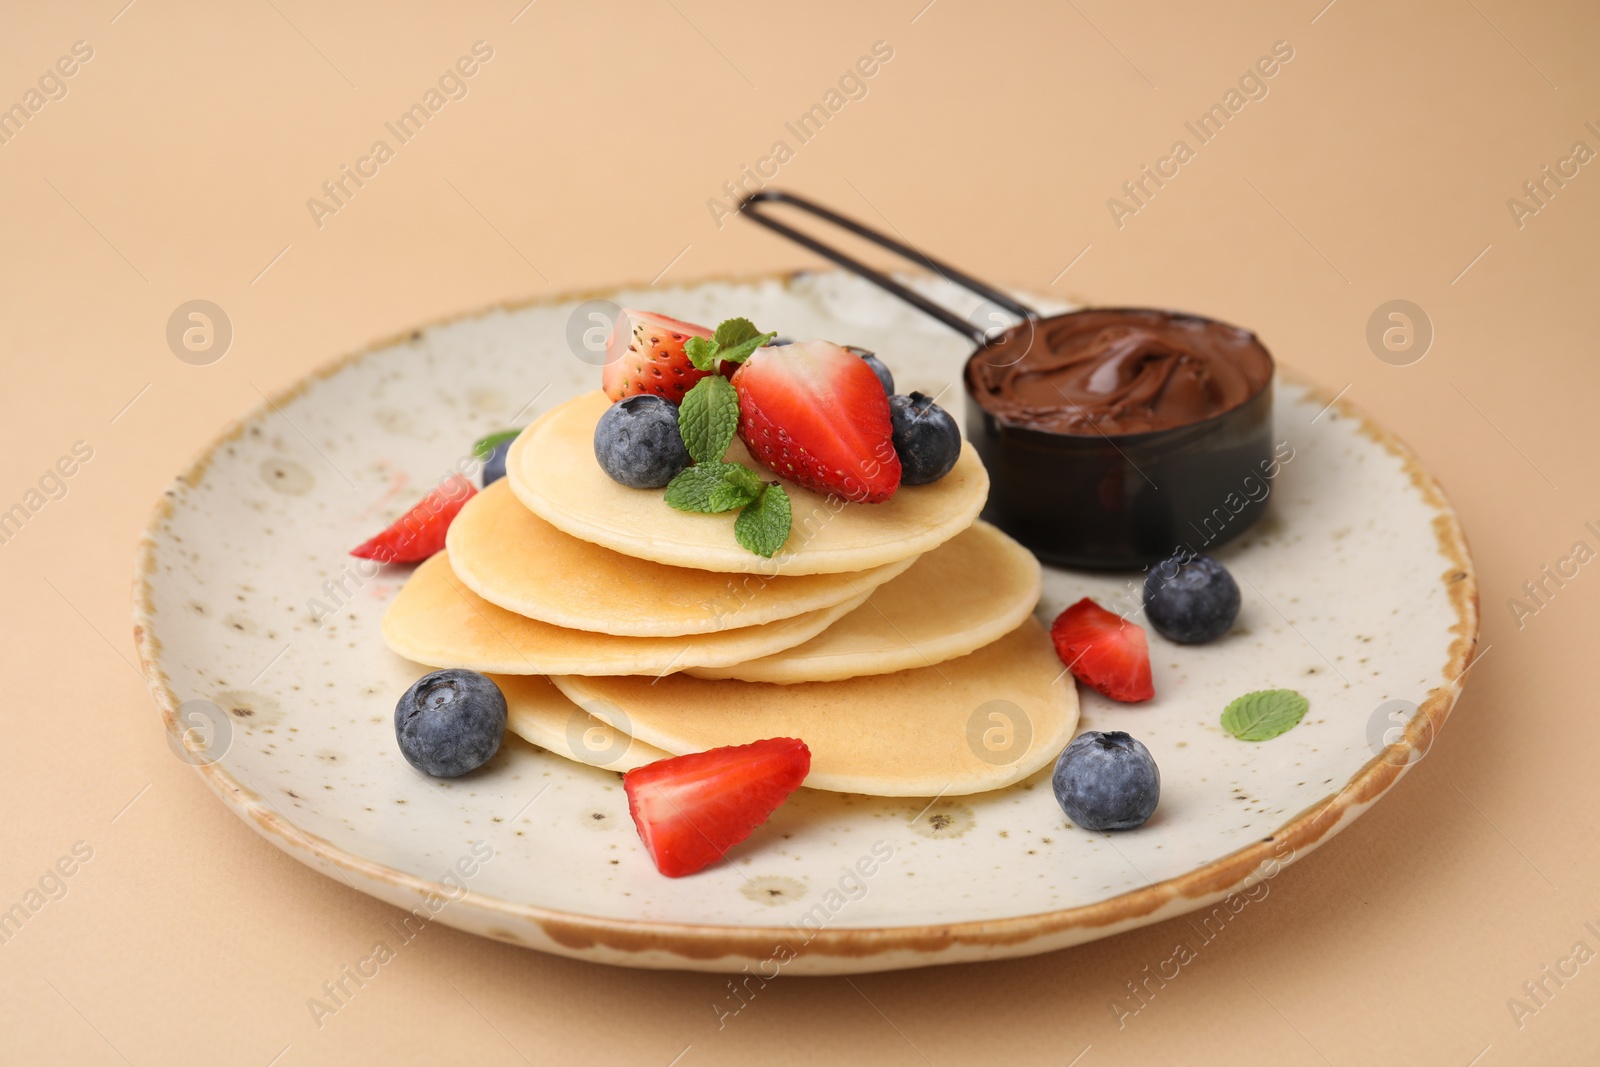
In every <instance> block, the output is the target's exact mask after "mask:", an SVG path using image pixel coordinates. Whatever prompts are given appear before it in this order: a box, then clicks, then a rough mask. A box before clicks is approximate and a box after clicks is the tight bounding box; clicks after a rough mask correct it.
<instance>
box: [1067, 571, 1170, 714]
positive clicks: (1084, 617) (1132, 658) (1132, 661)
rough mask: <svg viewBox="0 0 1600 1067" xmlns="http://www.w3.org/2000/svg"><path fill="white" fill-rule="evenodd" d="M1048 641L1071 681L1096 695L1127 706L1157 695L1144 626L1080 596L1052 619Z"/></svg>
mask: <svg viewBox="0 0 1600 1067" xmlns="http://www.w3.org/2000/svg"><path fill="white" fill-rule="evenodd" d="M1050 636H1051V638H1053V639H1054V640H1055V643H1056V654H1057V655H1059V656H1060V657H1061V662H1062V663H1065V664H1066V665H1067V666H1068V667H1069V668H1070V669H1071V670H1072V675H1073V677H1075V678H1077V679H1078V681H1080V682H1082V683H1083V684H1084V685H1087V686H1089V687H1090V688H1091V689H1094V690H1095V691H1096V692H1098V693H1102V694H1104V695H1105V696H1108V697H1110V698H1111V699H1112V700H1121V701H1123V702H1125V703H1130V704H1131V703H1134V702H1136V701H1140V700H1149V699H1150V698H1151V697H1153V696H1155V695H1156V687H1155V683H1154V682H1152V681H1151V680H1150V646H1149V645H1147V644H1146V643H1145V639H1144V628H1143V627H1141V626H1135V625H1134V624H1133V623H1131V622H1129V621H1128V620H1127V619H1124V618H1123V617H1122V616H1120V615H1113V614H1112V613H1111V612H1109V611H1107V610H1106V609H1105V608H1102V607H1101V606H1100V605H1099V604H1096V603H1095V602H1094V601H1092V600H1090V599H1089V598H1088V597H1084V598H1083V599H1082V600H1080V601H1078V602H1077V603H1076V604H1074V605H1072V607H1070V608H1068V609H1067V610H1066V611H1063V612H1062V613H1061V614H1060V615H1059V616H1057V617H1056V621H1055V624H1054V625H1053V626H1051V627H1050Z"/></svg>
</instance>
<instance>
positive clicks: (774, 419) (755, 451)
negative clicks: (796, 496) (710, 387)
mask: <svg viewBox="0 0 1600 1067" xmlns="http://www.w3.org/2000/svg"><path fill="white" fill-rule="evenodd" d="M733 384H734V388H736V389H737V390H738V391H739V436H740V437H742V438H744V443H745V445H746V446H748V447H749V449H750V452H751V454H752V455H754V456H755V457H756V458H757V459H759V460H760V461H761V462H763V463H765V464H766V465H767V466H768V467H771V468H772V469H773V470H774V471H776V472H777V473H778V474H779V475H781V476H783V477H785V478H788V479H789V480H790V481H792V482H795V483H796V484H798V485H801V486H803V487H805V488H807V489H810V490H812V491H813V492H817V493H827V494H832V495H837V496H842V497H844V498H845V499H846V500H851V501H854V502H856V503H858V504H881V503H882V502H883V501H885V500H888V499H889V498H890V497H891V496H893V495H894V491H895V490H896V489H897V488H899V486H900V457H899V456H897V455H895V451H894V436H893V427H892V425H891V424H890V421H889V398H888V397H887V396H885V395H884V392H883V385H882V384H881V383H880V382H879V381H878V376H877V375H876V374H874V373H872V368H871V367H870V366H869V365H868V364H867V362H866V360H864V359H862V358H861V357H860V356H856V355H852V354H851V353H849V352H846V351H845V350H844V349H842V348H840V347H839V346H838V345H835V344H830V343H829V342H827V341H803V342H801V343H799V344H792V345H780V346H779V347H776V348H760V349H757V350H756V352H755V354H754V355H752V356H751V357H750V358H749V359H748V360H746V361H745V362H744V365H743V366H741V367H740V368H739V370H738V372H737V373H736V374H734V376H733Z"/></svg>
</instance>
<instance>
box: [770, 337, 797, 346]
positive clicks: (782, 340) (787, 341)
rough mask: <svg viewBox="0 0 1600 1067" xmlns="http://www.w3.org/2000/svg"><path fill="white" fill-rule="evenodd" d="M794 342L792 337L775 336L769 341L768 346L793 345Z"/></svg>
mask: <svg viewBox="0 0 1600 1067" xmlns="http://www.w3.org/2000/svg"><path fill="white" fill-rule="evenodd" d="M792 344H794V341H793V339H791V338H788V337H774V338H773V339H772V340H770V341H768V342H767V347H768V348H777V347H778V346H779V345H792Z"/></svg>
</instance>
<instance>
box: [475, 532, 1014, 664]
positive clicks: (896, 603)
mask: <svg viewBox="0 0 1600 1067" xmlns="http://www.w3.org/2000/svg"><path fill="white" fill-rule="evenodd" d="M457 521H458V522H459V521H460V520H459V519H458V520H457ZM1041 581H1042V574H1041V571H1040V568H1039V561H1038V560H1037V559H1035V558H1034V556H1033V553H1032V552H1029V551H1028V550H1027V549H1026V548H1023V547H1022V546H1021V545H1019V544H1018V543H1017V542H1015V541H1013V540H1012V539H1011V538H1009V537H1007V536H1006V535H1005V534H1003V533H1001V532H1000V531H999V530H997V529H996V528H995V527H993V526H990V525H989V524H988V523H986V522H981V521H980V522H977V523H974V524H973V525H971V526H969V527H967V529H965V530H963V531H962V532H961V533H959V534H957V535H956V536H955V537H953V538H951V539H950V540H948V541H946V542H945V543H944V544H942V545H940V546H939V547H938V548H935V549H933V550H932V551H931V552H927V553H925V554H924V555H922V556H919V557H918V558H917V561H916V562H915V563H913V564H912V565H911V569H910V570H908V571H906V572H905V573H904V574H902V575H901V576H900V577H898V578H896V579H894V580H893V581H891V582H889V583H887V584H885V585H882V586H880V587H879V588H878V589H877V590H876V591H875V592H874V593H873V594H872V595H871V596H870V597H868V598H867V602H866V603H865V604H863V605H862V606H861V607H859V608H857V609H856V610H854V611H852V612H851V613H850V614H848V615H846V616H845V617H844V618H842V619H840V620H839V621H838V622H836V623H834V624H833V625H832V626H830V627H828V628H827V629H826V630H824V631H822V632H821V633H820V634H818V635H817V636H815V637H813V638H812V639H811V640H809V641H807V642H806V643H805V644H803V645H795V646H794V647H793V648H789V649H785V650H784V651H782V652H778V653H775V654H774V655H771V656H765V657H763V658H761V659H756V660H750V661H748V662H745V663H736V664H734V665H733V666H731V667H696V668H693V669H692V670H690V672H689V673H690V674H694V675H696V676H698V677H701V678H737V679H740V680H742V681H747V682H775V683H777V684H779V685H793V684H795V683H798V682H831V681H838V680H842V679H845V678H856V677H860V676H861V675H867V674H890V673H892V672H894V671H903V670H909V669H911V668H914V667H928V666H932V665H933V664H936V663H943V662H945V661H946V660H951V659H955V658H956V657H958V656H965V655H966V654H967V653H969V652H972V651H974V650H975V649H979V648H982V647H983V646H984V645H987V644H989V643H990V642H991V641H997V640H999V639H1000V638H1001V637H1003V636H1004V635H1006V634H1008V633H1010V632H1011V631H1012V630H1015V629H1016V628H1017V627H1018V626H1019V625H1020V624H1021V623H1022V620H1023V619H1025V618H1027V617H1028V615H1029V614H1030V613H1031V612H1032V611H1033V607H1034V605H1035V604H1037V603H1038V602H1039V591H1040V584H1041Z"/></svg>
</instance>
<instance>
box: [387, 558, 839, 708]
mask: <svg viewBox="0 0 1600 1067" xmlns="http://www.w3.org/2000/svg"><path fill="white" fill-rule="evenodd" d="M865 599H866V593H865V592H863V593H862V594H861V595H860V596H857V597H854V598H853V599H850V600H846V601H845V602H844V603H842V604H836V605H834V606H833V607H831V608H820V609H818V610H816V611H808V612H806V613H805V614H804V615H796V616H794V617H793V618H791V619H780V620H779V621H777V622H769V623H767V624H765V625H764V626H743V627H740V628H739V629H737V630H723V631H721V632H720V633H714V634H698V635H692V636H689V637H617V636H615V635H613V634H596V633H587V632H585V631H583V630H569V629H566V628H565V627H561V626H551V625H550V624H549V623H547V622H539V621H538V620H536V619H528V618H524V617H523V616H521V615H517V614H514V613H512V612H509V611H507V610H506V609H505V608H501V607H496V606H495V605H493V604H491V603H489V602H488V601H487V600H484V599H483V598H482V597H480V596H478V594H476V593H474V592H473V591H472V590H470V589H468V588H467V587H466V586H465V585H463V584H462V583H461V579H459V578H457V577H456V576H455V573H454V572H453V571H452V570H451V569H450V553H449V551H448V550H446V551H444V552H440V553H439V554H438V555H436V556H434V557H433V558H432V559H430V560H428V561H427V562H426V563H424V564H422V565H421V566H420V567H418V568H417V569H416V571H415V572H414V573H413V574H412V575H411V580H410V581H408V582H406V584H405V586H404V587H403V588H402V589H401V590H400V593H399V595H398V596H396V597H395V598H394V603H392V604H390V605H389V609H388V610H387V611H386V612H384V615H383V639H384V640H385V641H387V642H388V643H389V647H390V648H391V649H393V650H394V651H395V652H398V653H399V654H400V655H402V656H404V657H406V658H407V659H411V660H416V661H417V662H418V663H425V664H427V665H428V666H430V667H464V668H466V669H467V670H473V671H482V672H484V673H486V674H644V675H650V676H659V675H664V674H668V673H670V672H672V671H679V670H683V669H684V668H685V667H726V666H728V665H729V664H733V663H743V662H744V661H745V660H747V659H754V658H756V657H759V656H770V655H772V653H774V652H781V651H782V650H784V649H786V648H789V647H791V646H793V645H798V644H800V643H802V642H804V641H809V640H811V638H813V637H815V636H816V635H817V634H819V633H821V632H822V631H823V630H824V629H825V628H827V626H828V625H829V624H831V623H832V622H834V621H835V620H836V619H839V618H840V617H842V616H844V615H845V614H847V613H848V612H850V611H851V610H852V609H853V608H856V607H858V606H860V604H861V602H862V601H864V600H865ZM645 680H646V681H649V679H648V678H647V679H645Z"/></svg>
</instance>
